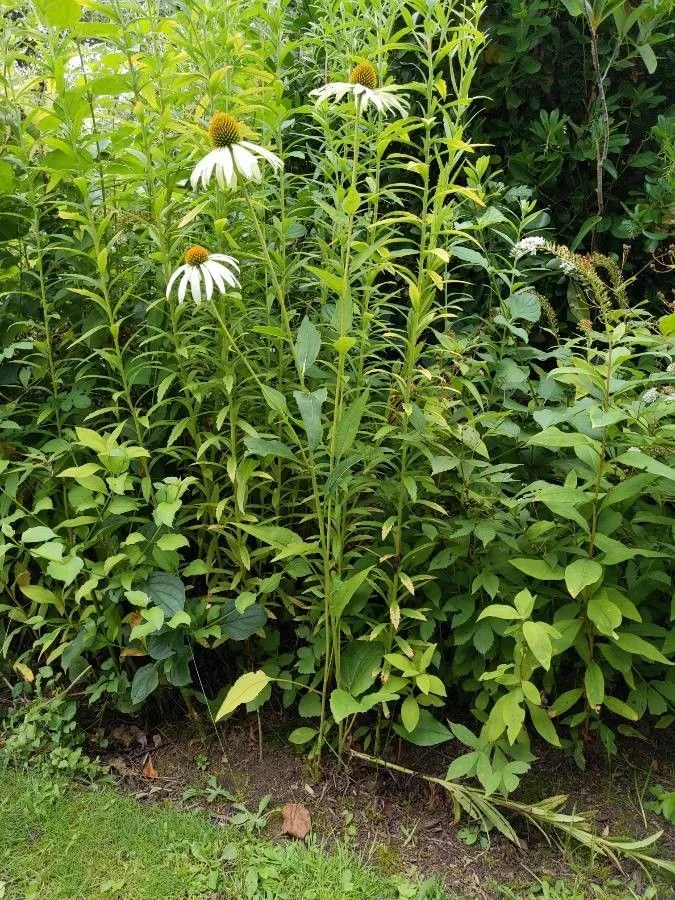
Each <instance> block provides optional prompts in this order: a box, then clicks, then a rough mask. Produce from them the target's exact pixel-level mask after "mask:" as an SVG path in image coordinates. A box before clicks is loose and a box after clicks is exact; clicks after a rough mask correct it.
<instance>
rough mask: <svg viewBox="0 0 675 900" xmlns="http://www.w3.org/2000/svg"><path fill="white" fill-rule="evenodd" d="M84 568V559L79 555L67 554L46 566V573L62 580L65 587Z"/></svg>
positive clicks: (57, 579)
mask: <svg viewBox="0 0 675 900" xmlns="http://www.w3.org/2000/svg"><path fill="white" fill-rule="evenodd" d="M83 568H84V560H83V559H82V558H81V557H80V556H68V557H66V559H58V560H54V561H53V562H50V563H49V565H48V566H47V574H48V575H49V576H50V578H54V579H55V580H56V581H62V582H63V584H64V586H65V587H68V585H69V584H72V583H73V581H75V579H76V578H77V576H78V575H79V574H80V572H81V571H82V569H83Z"/></svg>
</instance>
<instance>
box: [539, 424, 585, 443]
mask: <svg viewBox="0 0 675 900" xmlns="http://www.w3.org/2000/svg"><path fill="white" fill-rule="evenodd" d="M527 443H528V444H530V445H531V446H535V447H555V448H562V447H595V446H597V444H596V441H594V440H592V438H589V437H587V436H586V435H585V434H580V433H579V432H577V431H561V430H560V429H559V428H557V427H556V426H555V425H552V426H551V427H550V428H545V429H544V430H543V431H540V432H539V434H535V435H533V436H532V437H531V438H530V439H529V440H528V442H527Z"/></svg>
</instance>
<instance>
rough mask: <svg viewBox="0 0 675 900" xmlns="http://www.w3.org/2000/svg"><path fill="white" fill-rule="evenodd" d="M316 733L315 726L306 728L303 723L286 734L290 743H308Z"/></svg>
mask: <svg viewBox="0 0 675 900" xmlns="http://www.w3.org/2000/svg"><path fill="white" fill-rule="evenodd" d="M318 733H319V732H318V731H317V729H316V728H308V727H307V726H306V725H305V726H303V727H302V728H296V729H295V731H291V733H290V734H289V735H288V740H289V741H290V742H291V744H308V743H309V742H310V741H311V740H312V738H314V737H316V735H317V734H318Z"/></svg>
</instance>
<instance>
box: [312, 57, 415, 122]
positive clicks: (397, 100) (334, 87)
mask: <svg viewBox="0 0 675 900" xmlns="http://www.w3.org/2000/svg"><path fill="white" fill-rule="evenodd" d="M377 81H378V79H377V72H376V71H375V69H374V68H373V67H372V66H371V64H370V63H369V62H362V63H359V64H358V65H357V66H354V68H353V69H352V71H351V73H350V75H349V81H331V82H329V83H328V84H324V85H323V87H320V88H316V89H315V90H313V91H310V96H311V97H315V98H316V103H317V104H319V103H323V101H324V100H330V99H332V100H333V102H334V103H339V102H340V100H342V98H343V97H345V96H347V95H350V96H352V97H353V98H354V101H355V103H356V104H357V106H358V108H359V109H363V110H366V109H367V108H368V105H369V104H371V103H372V105H373V106H374V107H375V109H376V110H377V111H378V112H381V113H384V114H385V115H386V114H387V113H390V112H394V113H398V114H399V115H400V116H406V115H407V114H408V103H407V101H406V100H405V98H404V97H398V96H396V94H397V92H398V91H399V90H400V87H399V86H398V85H396V84H389V85H387V86H386V87H378V86H377Z"/></svg>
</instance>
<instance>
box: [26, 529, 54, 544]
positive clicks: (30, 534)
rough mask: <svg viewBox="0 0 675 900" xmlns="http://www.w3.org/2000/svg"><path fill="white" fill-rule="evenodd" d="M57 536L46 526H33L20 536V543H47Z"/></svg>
mask: <svg viewBox="0 0 675 900" xmlns="http://www.w3.org/2000/svg"><path fill="white" fill-rule="evenodd" d="M56 536H57V535H56V534H55V533H54V532H53V531H52V530H51V528H48V527H47V526H46V525H35V526H34V527H33V528H27V529H26V530H25V531H24V533H23V534H22V535H21V541H22V542H23V543H24V544H38V543H40V542H41V541H48V540H50V539H51V538H55V537H56Z"/></svg>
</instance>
